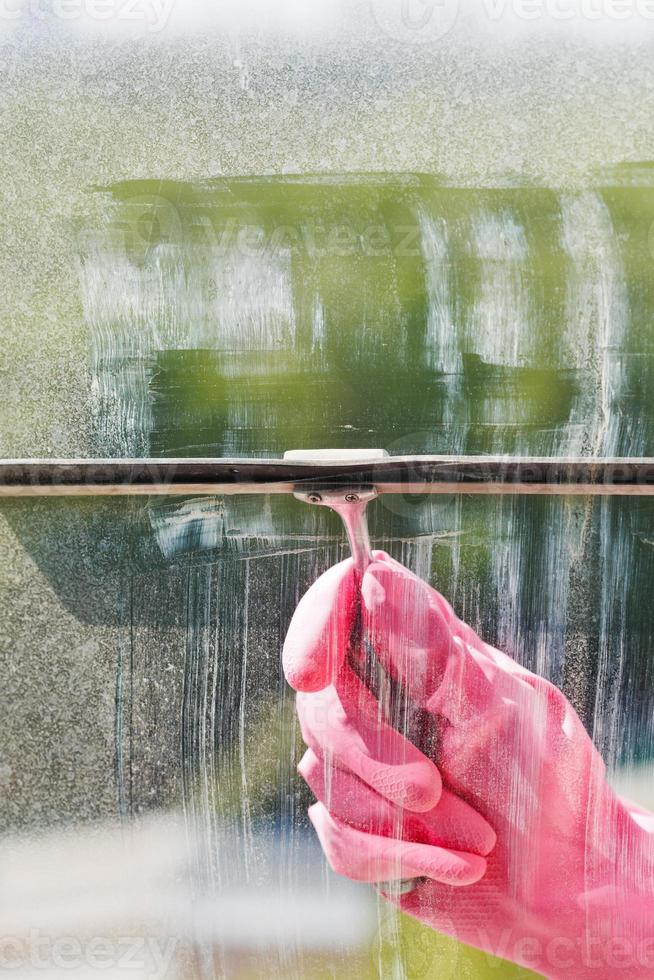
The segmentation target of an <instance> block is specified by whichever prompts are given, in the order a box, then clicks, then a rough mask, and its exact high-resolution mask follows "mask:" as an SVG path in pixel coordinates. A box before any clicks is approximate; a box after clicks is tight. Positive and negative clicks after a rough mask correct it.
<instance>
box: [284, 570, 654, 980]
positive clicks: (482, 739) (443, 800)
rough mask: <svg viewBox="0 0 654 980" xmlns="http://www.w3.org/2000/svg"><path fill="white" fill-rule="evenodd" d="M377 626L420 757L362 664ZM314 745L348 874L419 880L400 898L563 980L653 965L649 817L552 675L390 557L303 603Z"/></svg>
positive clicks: (331, 582) (312, 768)
mask: <svg viewBox="0 0 654 980" xmlns="http://www.w3.org/2000/svg"><path fill="white" fill-rule="evenodd" d="M359 606H360V610H361V611H360V614H359V615H360V617H361V624H362V629H363V632H364V635H367V637H368V639H369V642H370V643H371V645H372V647H373V649H374V651H375V654H376V657H377V658H378V660H379V661H380V663H381V664H382V665H383V667H384V668H385V670H386V672H387V673H388V675H389V676H390V677H391V678H393V680H394V681H396V682H399V684H401V686H402V689H403V691H404V692H405V694H406V696H407V697H408V698H409V699H410V700H411V701H412V702H414V704H415V705H417V706H418V708H420V709H423V710H424V711H426V712H428V713H429V714H430V715H431V716H432V718H433V721H434V724H435V726H436V728H437V731H438V739H437V744H436V745H435V746H433V747H432V748H431V749H430V750H429V751H430V755H431V757H430V758H428V757H427V756H425V755H423V753H422V752H420V751H419V750H418V749H417V748H416V747H414V745H412V744H411V743H410V742H409V741H408V740H407V739H406V738H405V737H404V736H403V734H402V733H401V732H399V731H396V730H394V729H393V728H392V727H390V726H389V725H387V724H386V723H385V721H384V718H383V717H382V712H381V710H380V706H379V705H378V704H377V702H376V701H375V698H374V697H373V695H372V694H371V692H370V691H369V690H368V689H367V688H366V687H365V686H364V684H363V683H362V681H361V680H360V679H359V676H358V674H359V673H360V672H359V671H357V672H355V671H354V670H353V669H352V666H351V655H348V645H349V642H350V636H351V634H352V630H353V627H354V625H355V621H356V617H357V615H358V614H357V607H359ZM284 670H285V673H286V677H287V679H288V681H289V683H290V684H291V685H292V686H293V687H294V688H295V689H296V690H297V691H298V692H299V693H298V695H297V710H298V715H299V719H300V724H301V728H302V734H303V736H304V740H305V742H306V744H307V745H308V751H307V753H306V755H305V756H304V758H303V759H302V762H301V764H300V767H299V769H300V772H301V774H302V775H303V776H304V778H305V779H306V781H307V783H308V784H309V786H310V787H311V789H312V791H313V792H314V794H315V796H316V797H317V799H318V801H319V802H318V803H316V804H315V805H314V806H312V807H311V809H310V811H309V814H310V817H311V820H312V822H313V824H314V826H315V828H316V831H317V833H318V836H319V838H320V841H321V844H322V847H323V849H324V851H325V853H326V855H327V858H328V860H329V862H330V864H331V865H332V867H333V868H334V870H335V871H337V872H340V873H341V874H344V875H346V876H348V877H350V878H354V879H356V880H359V881H371V882H372V881H375V882H388V881H389V880H391V879H409V878H415V879H417V884H416V887H414V888H413V890H412V891H409V892H408V893H406V894H399V893H398V892H397V891H396V890H394V889H389V888H388V886H387V885H382V886H381V888H382V891H383V892H384V893H385V894H386V897H388V898H389V899H390V900H391V901H393V902H395V903H396V904H397V905H398V906H399V907H400V908H401V909H402V910H403V911H405V912H407V913H409V914H411V915H413V916H415V917H417V918H418V919H420V920H422V921H423V922H426V923H428V924H429V925H431V926H433V927H434V928H435V929H437V930H438V931H440V932H443V933H446V934H448V935H450V936H453V937H454V938H456V939H458V940H460V941H462V942H465V943H468V944H470V945H472V946H476V947H478V948H480V949H483V950H485V951H487V952H490V953H493V954H494V955H497V956H500V957H503V958H505V959H510V960H513V961H515V962H517V963H520V964H522V965H524V966H528V967H530V968H532V969H534V970H537V971H540V972H541V973H543V974H544V975H545V976H548V977H554V978H563V977H565V978H566V980H584V978H586V977H589V978H593V980H609V978H610V980H615V978H619V980H623V978H624V980H636V978H642V977H651V976H654V847H653V843H654V817H653V816H652V815H651V814H647V813H645V812H644V811H641V810H639V809H638V808H636V807H634V806H630V805H628V804H627V803H626V802H624V801H622V800H620V799H619V798H618V797H617V796H616V795H615V793H614V792H613V791H612V790H611V788H610V787H609V786H608V784H607V782H606V779H605V769H604V765H603V763H602V760H601V758H600V756H599V755H598V753H597V751H596V750H595V748H594V747H593V744H592V742H591V740H590V738H589V737H588V735H587V733H586V731H585V730H584V728H583V726H582V724H581V722H580V720H579V718H578V716H577V715H576V713H575V712H574V710H573V709H572V707H571V706H570V704H569V703H568V701H567V700H566V698H565V697H564V696H563V694H562V693H561V692H560V691H559V690H557V689H556V688H555V687H554V686H553V685H551V684H550V683H548V682H547V681H545V680H543V679H542V678H541V677H538V676H536V675H534V674H532V673H530V672H529V671H527V670H525V669H523V668H522V667H520V666H519V665H518V664H517V663H515V662H514V661H513V660H511V658H510V657H508V656H506V655H505V654H503V653H501V652H500V651H499V650H496V649H494V648H493V647H490V646H489V645H488V644H486V643H484V642H483V641H482V640H481V639H480V638H479V636H477V634H476V633H475V632H474V630H472V629H471V628H470V627H469V626H466V625H465V623H463V622H461V621H460V620H459V619H457V617H456V616H455V614H454V612H453V611H452V609H451V607H450V606H449V605H448V603H447V602H446V601H445V600H444V599H443V597H442V596H441V595H440V594H439V593H438V592H436V591H435V590H434V589H432V588H430V587H429V586H428V585H427V584H425V583H424V582H422V581H421V580H420V579H418V578H417V577H416V576H415V575H413V574H412V573H411V572H409V571H408V570H407V569H405V568H404V567H403V566H402V565H399V564H398V563H397V562H395V561H394V560H393V559H391V558H390V557H389V556H388V555H386V554H384V553H383V552H377V553H375V561H374V562H373V563H372V564H371V565H370V566H369V568H368V570H367V571H366V573H365V575H364V577H363V581H362V583H361V590H360V599H359V595H358V582H357V579H356V573H355V570H354V568H353V565H352V562H351V561H346V562H342V563H341V564H339V565H336V566H335V567H334V568H332V569H330V570H329V571H328V572H327V573H326V574H325V575H323V576H322V577H321V578H320V579H319V580H318V581H317V582H316V583H315V584H314V585H313V586H312V587H311V588H310V589H309V591H308V592H307V593H306V595H305V596H304V597H303V598H302V600H301V602H300V604H299V606H298V608H297V610H296V612H295V615H294V616H293V619H292V622H291V625H290V628H289V631H288V634H287V637H286V641H285V644H284Z"/></svg>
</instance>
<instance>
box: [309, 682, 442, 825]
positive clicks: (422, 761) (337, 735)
mask: <svg viewBox="0 0 654 980" xmlns="http://www.w3.org/2000/svg"><path fill="white" fill-rule="evenodd" d="M345 678H347V681H346V680H345ZM359 695H360V699H359ZM371 702H372V704H374V699H372V697H371V695H370V692H369V691H367V690H366V689H365V688H364V687H363V685H362V684H361V682H360V681H359V680H358V678H357V677H355V675H354V674H353V673H352V672H351V671H349V670H348V669H347V668H346V669H345V670H344V671H342V672H341V676H340V678H339V689H338V690H337V689H336V687H335V686H334V685H330V686H329V687H328V688H325V690H323V691H320V692H319V693H316V694H303V693H299V694H298V696H297V711H298V717H299V719H300V726H301V729H302V735H303V737H304V741H305V742H306V744H307V745H308V746H309V748H311V749H313V751H314V753H315V754H316V755H317V756H320V757H321V758H325V759H327V760H328V761H329V764H330V765H334V766H336V767H337V768H338V769H344V770H348V771H349V772H352V773H354V774H355V775H356V776H358V777H359V779H361V780H363V782H364V783H366V784H367V785H368V786H371V787H372V788H373V789H375V790H376V791H377V792H378V793H380V794H381V795H382V796H383V797H385V798H386V799H387V800H390V801H391V802H392V803H396V804H397V805H398V806H401V807H406V808H408V809H409V810H415V811H418V812H422V811H426V810H431V809H432V807H434V806H435V805H436V803H437V802H438V800H439V799H440V795H441V789H442V781H441V776H440V773H439V771H438V769H437V768H436V766H435V765H434V763H433V762H432V761H431V760H430V759H428V758H427V757H426V756H424V755H423V754H422V752H420V751H419V750H418V749H417V748H416V747H415V746H414V745H412V744H411V742H409V741H408V740H407V739H406V738H404V736H403V735H401V734H400V732H397V731H396V730H395V729H394V728H391V727H390V726H389V725H387V724H385V722H383V721H382V720H381V719H380V718H379V716H378V712H377V711H376V712H375V714H374V715H373V714H371V713H370V706H371Z"/></svg>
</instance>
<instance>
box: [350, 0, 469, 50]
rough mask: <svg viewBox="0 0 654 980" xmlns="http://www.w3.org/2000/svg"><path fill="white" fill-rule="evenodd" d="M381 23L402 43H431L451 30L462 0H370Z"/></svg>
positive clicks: (389, 34)
mask: <svg viewBox="0 0 654 980" xmlns="http://www.w3.org/2000/svg"><path fill="white" fill-rule="evenodd" d="M370 6H371V8H372V12H373V14H374V17H375V20H376V21H377V24H378V25H379V27H380V28H381V29H382V30H383V31H384V33H385V34H387V35H388V36H389V37H390V38H392V39H393V40H394V41H398V42H400V43H402V44H429V43H433V42H434V41H439V40H440V39H441V38H442V37H445V35H446V34H448V33H449V32H450V31H451V30H452V28H453V27H454V25H455V24H456V20H457V17H458V14H459V0H370Z"/></svg>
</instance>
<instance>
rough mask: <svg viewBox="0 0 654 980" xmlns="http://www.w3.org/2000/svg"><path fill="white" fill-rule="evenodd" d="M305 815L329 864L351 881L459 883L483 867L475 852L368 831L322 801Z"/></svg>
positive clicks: (469, 881) (472, 879)
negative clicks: (334, 813)
mask: <svg viewBox="0 0 654 980" xmlns="http://www.w3.org/2000/svg"><path fill="white" fill-rule="evenodd" d="M309 817H310V818H311V822H312V823H313V825H314V827H315V829H316V833H317V834H318V837H319V839H320V843H321V845H322V848H323V850H324V852H325V855H326V857H327V860H328V861H329V863H330V865H331V867H332V868H333V869H334V871H336V872H337V873H338V874H342V875H345V876H346V877H347V878H352V879H354V880H355V881H369V882H372V881H393V880H400V879H404V878H422V877H426V878H431V879H432V880H433V881H438V882H441V883H442V884H446V885H453V886H456V887H460V886H462V885H471V884H474V882H476V881H479V880H480V878H482V877H483V875H484V873H485V871H486V861H485V860H484V858H483V857H480V856H479V855H478V854H467V853H465V852H463V851H453V850H447V849H445V848H442V847H433V846H431V845H429V844H416V843H410V842H408V841H403V840H395V839H393V838H389V837H379V836H377V835H374V834H368V833H365V832H363V831H361V830H356V829H354V828H353V827H350V826H348V825H347V824H346V823H343V822H342V821H340V820H338V819H337V818H336V817H333V816H332V815H331V814H330V813H329V811H328V810H327V808H326V807H325V806H324V805H323V804H322V803H315V804H314V805H313V806H312V807H311V808H310V809H309Z"/></svg>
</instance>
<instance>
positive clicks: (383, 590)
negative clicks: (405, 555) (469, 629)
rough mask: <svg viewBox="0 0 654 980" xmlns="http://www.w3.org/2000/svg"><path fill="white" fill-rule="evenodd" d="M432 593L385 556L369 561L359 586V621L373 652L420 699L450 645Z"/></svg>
mask: <svg viewBox="0 0 654 980" xmlns="http://www.w3.org/2000/svg"><path fill="white" fill-rule="evenodd" d="M435 595H436V593H434V590H433V589H431V588H430V587H429V586H428V585H427V583H426V582H423V581H421V580H420V579H418V578H416V576H415V575H413V574H412V573H411V572H409V570H408V569H406V568H404V567H403V566H401V565H398V564H397V563H393V565H390V564H389V563H388V562H387V561H385V560H384V561H375V562H373V563H372V564H371V565H369V566H368V568H367V570H366V573H365V575H364V577H363V582H362V586H361V599H362V602H361V612H362V619H363V625H364V629H365V631H366V634H367V636H368V638H369V640H370V642H371V643H372V646H373V648H374V650H375V652H376V655H377V657H378V659H379V660H380V662H381V663H382V665H383V666H384V668H385V669H386V670H387V671H388V673H389V674H390V675H391V677H393V678H395V679H396V680H399V681H400V683H401V684H402V685H403V686H404V688H405V689H406V691H407V693H408V694H409V696H410V697H412V698H413V699H415V700H416V701H418V703H420V704H424V702H425V700H426V698H427V697H428V696H429V695H430V694H431V693H432V692H433V691H434V690H436V688H437V687H438V686H439V684H440V682H441V679H442V677H443V673H444V671H445V667H446V665H447V661H448V658H449V656H450V653H451V651H452V648H453V634H452V631H451V629H450V625H449V624H448V622H447V620H446V618H445V616H444V615H443V614H442V612H441V611H440V609H439V608H438V604H437V602H436V600H435Z"/></svg>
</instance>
